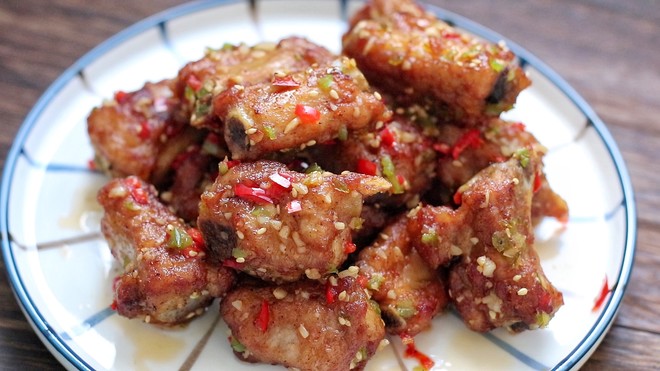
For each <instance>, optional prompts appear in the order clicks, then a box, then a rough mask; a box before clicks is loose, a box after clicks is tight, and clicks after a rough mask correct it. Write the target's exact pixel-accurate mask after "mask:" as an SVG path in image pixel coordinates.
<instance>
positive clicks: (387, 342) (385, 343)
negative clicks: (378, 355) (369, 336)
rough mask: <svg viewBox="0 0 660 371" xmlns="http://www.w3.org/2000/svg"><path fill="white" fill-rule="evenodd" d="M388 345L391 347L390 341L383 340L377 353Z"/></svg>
mask: <svg viewBox="0 0 660 371" xmlns="http://www.w3.org/2000/svg"><path fill="white" fill-rule="evenodd" d="M388 345H390V341H389V340H387V339H382V340H381V341H380V343H378V348H376V351H377V352H378V351H380V350H382V349H383V348H385V347H386V346H388Z"/></svg>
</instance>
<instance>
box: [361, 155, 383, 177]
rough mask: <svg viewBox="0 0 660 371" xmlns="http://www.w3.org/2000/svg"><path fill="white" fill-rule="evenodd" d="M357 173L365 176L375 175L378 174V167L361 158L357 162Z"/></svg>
mask: <svg viewBox="0 0 660 371" xmlns="http://www.w3.org/2000/svg"><path fill="white" fill-rule="evenodd" d="M357 172H358V173H362V174H366V175H376V174H378V166H376V164H374V163H373V162H371V161H369V160H367V159H364V158H361V159H359V160H358V162H357Z"/></svg>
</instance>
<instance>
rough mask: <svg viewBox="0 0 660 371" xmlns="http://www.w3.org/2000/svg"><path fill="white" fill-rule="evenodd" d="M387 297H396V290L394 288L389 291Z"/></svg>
mask: <svg viewBox="0 0 660 371" xmlns="http://www.w3.org/2000/svg"><path fill="white" fill-rule="evenodd" d="M387 298H388V299H396V292H395V291H394V290H389V291H388V292H387Z"/></svg>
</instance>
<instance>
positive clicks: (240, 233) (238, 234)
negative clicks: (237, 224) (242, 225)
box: [236, 230, 245, 240]
mask: <svg viewBox="0 0 660 371" xmlns="http://www.w3.org/2000/svg"><path fill="white" fill-rule="evenodd" d="M236 235H237V236H238V238H239V239H241V240H242V239H244V238H245V235H244V234H243V232H241V231H239V230H236Z"/></svg>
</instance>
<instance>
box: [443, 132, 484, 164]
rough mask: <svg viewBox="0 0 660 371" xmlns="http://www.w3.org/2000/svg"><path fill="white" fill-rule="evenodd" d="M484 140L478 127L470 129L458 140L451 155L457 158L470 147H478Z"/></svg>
mask: <svg viewBox="0 0 660 371" xmlns="http://www.w3.org/2000/svg"><path fill="white" fill-rule="evenodd" d="M483 142H484V141H483V140H482V139H481V132H480V131H479V130H478V129H470V130H468V131H467V132H466V133H465V134H463V136H461V137H460V138H459V139H458V140H457V141H456V143H455V144H454V147H453V148H452V150H451V156H452V157H453V158H454V160H456V159H457V158H458V156H460V155H461V153H463V151H465V150H466V149H467V148H468V147H472V148H478V147H479V146H480V145H482V144H483Z"/></svg>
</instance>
